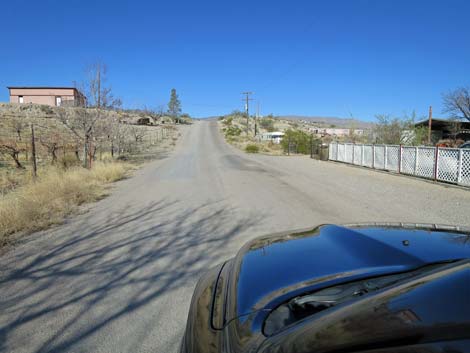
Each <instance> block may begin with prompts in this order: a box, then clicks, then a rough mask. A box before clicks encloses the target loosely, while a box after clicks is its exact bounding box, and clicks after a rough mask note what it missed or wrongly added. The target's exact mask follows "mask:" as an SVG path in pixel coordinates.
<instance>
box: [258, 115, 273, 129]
mask: <svg viewBox="0 0 470 353" xmlns="http://www.w3.org/2000/svg"><path fill="white" fill-rule="evenodd" d="M259 124H260V125H261V127H262V128H263V129H266V130H267V131H268V132H273V131H274V120H273V119H270V118H264V119H260V121H259Z"/></svg>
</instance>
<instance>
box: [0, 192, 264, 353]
mask: <svg viewBox="0 0 470 353" xmlns="http://www.w3.org/2000/svg"><path fill="white" fill-rule="evenodd" d="M214 206H216V207H214ZM217 206H220V205H214V203H206V204H203V205H201V207H198V208H197V209H192V208H184V205H183V202H179V201H175V202H167V201H166V200H162V201H160V202H153V203H151V204H148V205H146V206H145V207H141V208H135V207H133V206H131V205H126V206H124V207H122V208H121V209H120V211H119V212H117V213H113V214H111V215H108V217H107V218H105V219H104V220H103V221H102V222H100V223H98V224H96V222H90V221H89V219H88V218H87V217H84V219H83V220H82V221H79V222H72V224H70V225H68V226H66V227H65V229H62V230H61V235H60V236H55V237H53V238H52V239H53V240H54V242H53V244H48V245H47V246H45V249H41V248H36V249H35V250H34V247H32V246H29V247H28V248H29V250H28V251H24V252H23V253H20V254H19V255H18V256H15V257H12V258H7V260H6V261H4V262H6V263H5V265H6V268H7V270H6V271H4V273H3V275H2V278H1V279H0V291H1V292H2V297H1V299H0V310H1V316H0V351H11V350H16V349H18V350H25V351H33V352H63V351H71V350H73V351H90V350H93V343H92V342H93V336H94V335H96V334H97V333H100V331H102V332H101V333H104V332H105V334H107V333H111V332H113V331H115V329H116V327H117V326H113V325H120V327H124V326H127V327H128V332H126V333H124V332H123V335H122V337H113V338H111V337H109V338H108V339H109V340H113V339H114V340H118V341H119V342H121V341H123V340H124V339H126V343H125V344H124V343H123V344H124V345H123V348H122V350H123V351H133V352H135V351H139V350H141V348H142V347H140V346H139V345H141V344H143V342H146V338H147V337H146V336H147V335H150V334H153V335H159V334H161V331H160V329H161V327H160V326H159V325H163V322H162V320H164V315H163V314H161V313H160V312H154V313H152V315H150V317H155V318H156V319H155V321H154V322H145V321H139V320H140V319H139V313H142V312H143V311H142V310H144V312H147V313H148V310H153V311H155V310H160V308H161V303H160V304H158V305H157V304H156V302H157V301H158V300H161V298H162V296H166V297H168V296H172V295H176V296H178V295H179V294H178V291H179V290H181V289H182V288H184V287H190V288H192V287H193V286H194V284H195V281H196V280H197V278H198V277H199V276H200V274H201V273H202V272H203V271H204V270H206V269H208V268H210V267H212V266H214V265H216V264H217V263H219V262H220V261H221V259H225V258H227V257H229V256H231V255H233V253H231V252H230V251H229V250H228V248H229V247H228V244H229V243H230V242H231V241H232V240H233V238H235V237H236V236H237V235H238V234H240V233H241V232H243V231H245V230H247V229H248V228H250V227H252V226H253V225H255V224H256V223H258V222H259V221H260V218H261V216H257V217H256V216H253V217H248V218H247V219H234V217H233V216H232V214H233V213H232V212H231V210H230V209H227V208H224V207H217ZM90 223H93V224H90ZM64 231H65V232H66V233H67V232H69V233H68V234H66V235H64ZM180 292H184V291H180ZM186 292H190V291H186ZM186 292H185V293H186ZM189 299H190V298H189V297H182V298H178V300H177V301H176V302H177V303H181V302H183V303H185V305H187V306H188V305H189ZM185 310H186V308H185ZM161 316H163V317H161ZM145 317H146V318H147V319H148V317H149V315H145ZM123 320H124V324H123ZM118 321H119V323H117V322H118ZM149 326H150V327H149ZM152 326H153V327H152ZM112 327H113V328H112ZM180 334H181V332H180V331H178V330H177V331H176V332H174V333H173V335H174V337H173V340H174V341H175V342H174V345H176V344H177V342H176V341H178V340H179V338H180ZM129 337H132V342H129ZM123 342H124V341H123ZM114 343H116V342H114ZM87 346H88V347H87ZM84 347H85V348H84ZM155 348H156V347H155Z"/></svg>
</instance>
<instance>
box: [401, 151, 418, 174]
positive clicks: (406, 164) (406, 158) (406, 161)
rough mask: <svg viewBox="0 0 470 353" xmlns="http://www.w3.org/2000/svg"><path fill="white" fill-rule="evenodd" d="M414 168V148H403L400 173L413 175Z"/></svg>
mask: <svg viewBox="0 0 470 353" xmlns="http://www.w3.org/2000/svg"><path fill="white" fill-rule="evenodd" d="M415 167H416V148H415V147H403V148H402V150H401V172H402V173H404V174H414V173H415Z"/></svg>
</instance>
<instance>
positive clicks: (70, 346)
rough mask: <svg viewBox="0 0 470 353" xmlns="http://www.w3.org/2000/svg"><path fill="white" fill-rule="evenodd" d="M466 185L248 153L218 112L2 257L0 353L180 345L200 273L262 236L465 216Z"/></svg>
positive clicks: (469, 207)
mask: <svg viewBox="0 0 470 353" xmlns="http://www.w3.org/2000/svg"><path fill="white" fill-rule="evenodd" d="M469 214H470V192H469V191H465V190H460V189H457V188H452V187H444V186H441V185H434V184H431V183H427V182H423V181H420V180H414V179H411V178H405V177H398V176H393V175H387V174H385V173H378V172H374V171H369V170H366V169H359V168H353V167H348V166H344V165H340V164H335V163H330V162H320V161H313V160H311V159H309V158H307V157H270V156H262V155H247V154H244V153H242V152H239V151H235V150H234V149H233V148H232V147H230V146H228V145H226V144H225V142H224V141H223V140H222V138H221V136H220V135H219V133H218V130H217V126H216V123H215V122H197V123H195V124H194V125H193V126H192V127H191V128H190V129H188V130H187V132H186V133H185V135H184V137H183V138H182V140H181V141H180V142H179V144H178V146H177V148H176V150H175V151H174V152H173V153H172V154H171V155H170V156H168V157H166V158H164V159H161V160H158V161H155V162H152V163H150V164H149V165H147V166H146V167H145V168H143V169H142V170H140V171H139V172H138V173H137V175H136V176H135V177H134V178H132V179H128V180H125V181H122V182H120V183H118V184H117V185H116V190H115V191H114V192H113V194H112V195H111V196H110V197H108V198H106V199H104V200H102V201H100V202H98V203H97V204H95V205H94V206H93V207H92V208H91V209H90V211H89V212H87V213H86V214H82V215H79V216H76V217H74V218H72V219H70V220H69V221H68V222H67V223H66V224H64V225H62V226H60V227H57V228H55V229H53V230H49V231H46V232H43V233H37V234H33V235H32V236H30V237H28V238H27V239H26V240H25V241H24V242H23V243H22V244H19V245H17V246H16V247H15V248H14V249H11V250H9V251H8V252H7V253H6V254H4V255H3V256H2V257H1V258H0V268H1V270H0V271H1V272H0V351H1V352H162V353H167V352H176V351H177V348H178V345H179V343H180V339H181V336H182V333H183V329H184V325H185V320H186V315H187V310H188V306H189V301H190V298H191V294H192V290H193V288H194V285H195V282H196V280H197V278H198V276H199V275H200V274H201V272H202V271H204V270H205V269H207V268H209V267H211V266H213V265H215V264H216V263H218V262H221V261H223V260H224V259H227V258H229V257H231V256H233V255H234V254H235V252H236V251H237V249H238V248H239V247H240V246H241V245H242V244H243V243H245V242H246V241H247V240H249V239H252V238H253V237H255V236H257V235H264V234H267V233H270V232H280V231H284V230H288V229H298V228H306V227H310V226H314V225H318V224H320V223H327V222H334V223H344V222H362V221H402V222H427V223H449V224H461V225H470V217H469V216H468V215H469Z"/></svg>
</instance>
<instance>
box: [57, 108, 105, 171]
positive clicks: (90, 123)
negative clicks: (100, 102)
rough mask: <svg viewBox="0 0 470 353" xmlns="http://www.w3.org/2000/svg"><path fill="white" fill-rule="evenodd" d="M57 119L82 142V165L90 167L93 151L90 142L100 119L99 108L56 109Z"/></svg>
mask: <svg viewBox="0 0 470 353" xmlns="http://www.w3.org/2000/svg"><path fill="white" fill-rule="evenodd" d="M57 116H58V119H59V120H60V121H61V122H62V123H63V124H64V125H65V126H66V127H67V128H68V129H69V130H70V131H71V132H72V133H73V134H74V135H75V136H76V137H77V138H78V139H79V140H80V141H82V142H83V148H84V150H83V165H84V167H86V168H90V167H91V164H90V160H91V157H92V153H93V147H92V144H91V142H92V141H93V137H94V129H95V126H96V124H97V121H98V120H99V119H100V116H101V115H100V112H99V109H85V108H74V109H58V110H57Z"/></svg>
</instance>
